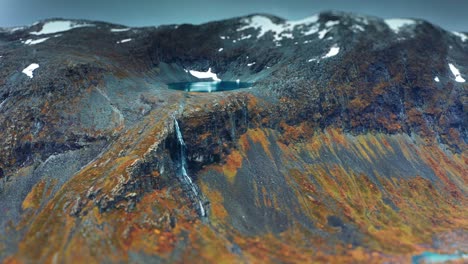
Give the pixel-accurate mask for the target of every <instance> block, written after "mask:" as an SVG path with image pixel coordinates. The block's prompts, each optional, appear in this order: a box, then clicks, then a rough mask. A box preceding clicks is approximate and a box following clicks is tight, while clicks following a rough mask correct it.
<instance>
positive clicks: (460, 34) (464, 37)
mask: <svg viewBox="0 0 468 264" xmlns="http://www.w3.org/2000/svg"><path fill="white" fill-rule="evenodd" d="M452 34H454V35H455V36H457V37H459V38H461V41H462V42H465V41H466V40H468V37H467V36H466V34H464V33H460V32H456V31H453V32H452Z"/></svg>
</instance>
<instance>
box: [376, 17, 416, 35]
mask: <svg viewBox="0 0 468 264" xmlns="http://www.w3.org/2000/svg"><path fill="white" fill-rule="evenodd" d="M384 21H385V24H387V26H388V27H389V28H390V29H391V30H393V31H394V32H395V33H398V32H400V30H401V29H402V28H404V27H406V26H411V25H414V24H416V21H414V20H412V19H406V18H390V19H385V20H384Z"/></svg>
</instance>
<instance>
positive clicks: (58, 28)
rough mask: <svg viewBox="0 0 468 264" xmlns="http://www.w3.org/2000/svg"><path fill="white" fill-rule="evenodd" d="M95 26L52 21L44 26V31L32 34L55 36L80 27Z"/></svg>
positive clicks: (32, 33)
mask: <svg viewBox="0 0 468 264" xmlns="http://www.w3.org/2000/svg"><path fill="white" fill-rule="evenodd" d="M93 26H94V25H93V24H86V23H77V22H73V21H50V22H46V23H44V25H42V29H41V30H40V31H37V32H31V33H29V34H31V35H43V34H53V33H57V32H63V31H68V30H71V29H74V28H80V27H93Z"/></svg>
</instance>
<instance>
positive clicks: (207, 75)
mask: <svg viewBox="0 0 468 264" xmlns="http://www.w3.org/2000/svg"><path fill="white" fill-rule="evenodd" d="M189 72H190V74H191V75H193V76H194V77H196V78H198V79H209V78H211V79H213V81H217V82H220V81H221V79H219V78H218V75H217V74H216V73H214V72H211V68H209V69H208V71H206V72H200V71H192V70H189Z"/></svg>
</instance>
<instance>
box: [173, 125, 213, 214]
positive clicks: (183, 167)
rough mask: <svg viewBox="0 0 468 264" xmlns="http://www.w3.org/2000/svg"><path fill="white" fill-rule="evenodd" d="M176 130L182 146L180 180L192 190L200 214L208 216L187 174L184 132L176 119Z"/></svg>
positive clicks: (195, 187)
mask: <svg viewBox="0 0 468 264" xmlns="http://www.w3.org/2000/svg"><path fill="white" fill-rule="evenodd" d="M174 128H175V131H176V134H177V140H178V141H179V145H180V174H179V177H180V180H181V181H182V183H183V184H185V185H186V186H187V187H189V188H190V191H191V192H192V193H193V196H194V199H195V200H196V203H197V206H198V211H199V214H200V215H201V216H202V217H204V216H206V210H205V208H204V207H203V203H202V199H201V198H200V193H199V191H198V189H197V186H196V185H195V183H193V181H192V178H190V176H189V175H188V173H187V154H186V147H187V146H186V145H185V141H184V138H183V137H182V132H181V131H180V127H179V123H178V122H177V119H176V118H175V117H174Z"/></svg>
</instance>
